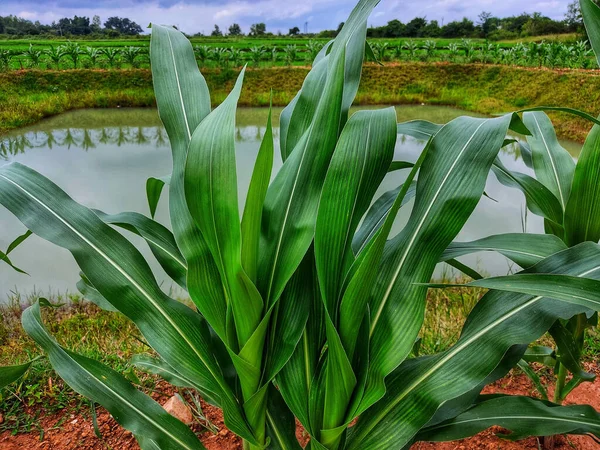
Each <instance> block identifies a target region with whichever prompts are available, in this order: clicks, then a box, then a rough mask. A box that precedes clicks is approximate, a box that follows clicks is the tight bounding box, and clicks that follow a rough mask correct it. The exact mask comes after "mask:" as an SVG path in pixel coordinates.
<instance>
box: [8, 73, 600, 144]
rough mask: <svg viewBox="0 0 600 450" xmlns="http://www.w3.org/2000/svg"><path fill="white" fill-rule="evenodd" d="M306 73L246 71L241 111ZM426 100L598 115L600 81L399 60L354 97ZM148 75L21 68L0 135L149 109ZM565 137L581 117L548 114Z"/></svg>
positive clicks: (292, 88)
mask: <svg viewBox="0 0 600 450" xmlns="http://www.w3.org/2000/svg"><path fill="white" fill-rule="evenodd" d="M307 71H308V69H307V68H283V67H278V68H270V69H257V70H254V69H248V71H247V73H246V78H245V83H244V90H243V92H242V96H241V99H240V105H242V106H267V105H268V103H269V90H270V89H273V102H274V104H275V105H285V104H287V102H289V101H290V100H291V99H292V97H293V95H294V94H295V93H296V92H297V90H298V89H299V88H300V86H301V84H302V80H303V79H304V77H305V76H306V73H307ZM204 74H205V76H206V78H207V81H208V84H209V87H210V89H211V92H213V99H212V100H213V102H214V103H219V102H220V101H222V100H223V99H224V98H225V96H226V95H227V93H228V91H229V90H230V89H231V87H232V86H233V83H234V81H235V77H236V75H237V74H236V72H235V71H220V70H214V69H209V70H204ZM403 103H412V104H414V103H425V104H435V105H449V106H454V107H457V108H461V109H465V110H468V111H473V112H478V113H482V114H495V113H501V112H506V111H512V110H515V109H520V108H526V107H531V106H540V105H547V106H552V105H560V106H568V107H571V108H576V109H580V110H582V111H586V112H588V113H590V114H592V115H597V113H598V107H599V105H600V76H598V74H596V72H590V71H576V70H564V71H553V70H539V69H525V68H515V67H506V66H491V65H479V64H471V65H468V64H461V65H457V64H421V63H398V64H393V65H386V66H376V65H367V66H366V67H365V69H364V76H363V82H362V85H361V88H360V90H359V92H358V95H357V98H356V104H359V105H377V104H380V105H386V104H403ZM152 105H154V94H153V91H152V80H151V75H150V72H149V71H148V70H146V69H137V70H115V71H102V70H70V71H59V72H55V71H19V72H9V73H2V74H0V133H2V132H5V131H7V130H9V129H13V128H17V127H20V126H23V125H27V124H31V123H34V122H36V121H38V120H40V119H42V118H44V117H47V116H51V115H55V114H59V113H61V112H65V111H68V110H71V109H76V108H98V107H99V108H103V107H116V106H123V107H126V106H152ZM551 116H552V118H553V120H554V121H555V126H556V129H557V132H558V134H559V135H560V136H561V137H562V138H566V139H572V140H579V141H581V140H583V139H584V138H585V136H586V134H587V131H588V130H589V127H590V125H589V123H587V122H586V121H585V120H583V119H580V118H576V117H574V116H570V115H567V114H562V113H558V114H556V113H555V114H551Z"/></svg>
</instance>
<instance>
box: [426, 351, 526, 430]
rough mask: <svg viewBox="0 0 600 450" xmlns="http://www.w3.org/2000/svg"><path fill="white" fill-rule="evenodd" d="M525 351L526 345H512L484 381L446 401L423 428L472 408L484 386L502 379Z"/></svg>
mask: <svg viewBox="0 0 600 450" xmlns="http://www.w3.org/2000/svg"><path fill="white" fill-rule="evenodd" d="M526 349H527V345H513V346H512V347H510V348H509V349H508V351H507V352H506V353H505V354H504V356H503V357H502V360H501V361H500V363H498V365H497V366H496V367H495V368H494V370H493V371H492V373H490V374H489V375H488V376H487V377H485V379H484V380H482V381H481V382H480V383H479V384H478V385H477V386H475V387H474V388H473V389H471V390H470V391H468V392H466V393H464V394H462V395H460V396H458V397H455V398H453V399H451V400H448V401H447V402H445V403H444V404H443V405H441V406H440V407H439V408H438V410H437V411H436V412H435V414H434V416H433V417H432V418H431V420H430V421H429V422H428V423H427V425H426V426H425V427H426V428H428V427H432V426H434V425H437V424H439V423H442V422H445V421H447V420H450V419H453V418H455V417H456V416H458V415H459V414H461V413H462V412H464V411H466V410H467V409H469V408H470V407H472V406H473V405H474V404H475V403H476V402H477V398H478V397H479V396H480V394H481V391H482V390H483V389H484V388H485V387H486V386H488V385H489V384H492V383H494V382H496V381H498V380H500V379H501V378H504V377H505V376H506V375H507V374H508V373H509V372H510V371H511V370H512V369H513V368H514V367H515V366H516V365H517V364H518V363H519V361H520V360H521V357H522V356H523V354H524V353H525V350H526Z"/></svg>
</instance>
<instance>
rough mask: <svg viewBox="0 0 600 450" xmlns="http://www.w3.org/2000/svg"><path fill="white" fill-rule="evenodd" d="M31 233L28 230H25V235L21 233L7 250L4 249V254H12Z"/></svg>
mask: <svg viewBox="0 0 600 450" xmlns="http://www.w3.org/2000/svg"><path fill="white" fill-rule="evenodd" d="M31 235H32V233H31V231H30V230H27V231H26V232H25V233H23V234H22V235H21V236H19V237H17V238H16V239H15V240H14V241H12V242H11V243H10V244H9V245H8V248H7V249H6V254H7V255H8V254H10V252H12V251H13V250H14V249H15V248H17V247H18V246H19V245H21V244H22V243H23V242H24V241H25V240H26V239H27V238H28V237H29V236H31Z"/></svg>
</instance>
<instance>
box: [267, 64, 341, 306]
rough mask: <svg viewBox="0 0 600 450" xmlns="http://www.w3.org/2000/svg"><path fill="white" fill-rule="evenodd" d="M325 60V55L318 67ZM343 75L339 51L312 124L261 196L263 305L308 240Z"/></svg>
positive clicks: (285, 277)
mask: <svg viewBox="0 0 600 450" xmlns="http://www.w3.org/2000/svg"><path fill="white" fill-rule="evenodd" d="M329 61H332V60H331V59H330V57H328V58H327V59H324V60H323V61H322V62H321V63H320V64H327V63H328V62H329ZM343 76H344V53H343V52H342V53H341V55H340V56H339V57H338V58H337V60H333V63H332V73H331V74H330V76H328V77H327V85H326V87H325V90H324V91H323V92H322V94H321V95H320V97H321V102H320V103H319V105H318V107H317V109H316V112H315V116H314V119H313V121H312V123H313V125H311V127H310V128H309V129H308V130H307V132H306V133H305V134H304V135H303V136H302V138H301V140H300V141H299V143H298V144H297V146H296V147H295V149H294V151H293V152H292V153H291V154H290V156H289V158H288V159H287V160H286V162H285V163H284V165H283V167H282V168H281V170H280V171H279V172H278V173H277V175H276V176H275V179H274V180H273V182H272V183H271V186H270V187H269V190H268V192H267V196H266V198H265V203H264V210H263V218H262V222H263V223H264V224H265V225H266V226H265V227H263V230H262V231H263V234H262V236H261V253H262V257H261V261H260V264H259V271H258V281H259V288H260V291H261V293H262V294H263V296H264V298H265V300H266V301H267V302H269V303H273V302H274V301H275V300H277V298H278V297H279V296H280V295H281V292H282V291H283V288H284V287H285V284H286V283H287V282H288V280H289V279H290V277H291V275H292V274H293V272H294V271H295V270H296V268H297V267H298V264H300V262H301V261H302V258H303V257H304V255H305V253H306V251H307V250H308V248H309V246H310V244H311V242H312V239H313V235H314V224H315V221H316V216H317V207H318V202H319V197H320V194H321V188H322V184H323V182H324V180H325V174H326V173H327V167H328V165H329V160H330V158H331V156H332V153H333V150H334V147H335V143H336V140H337V136H338V131H339V127H340V120H341V119H340V117H341V116H340V114H341V101H342V94H343V88H344V78H343ZM288 139H289V138H288ZM288 144H289V143H288Z"/></svg>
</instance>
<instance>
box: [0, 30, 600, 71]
mask: <svg viewBox="0 0 600 450" xmlns="http://www.w3.org/2000/svg"><path fill="white" fill-rule="evenodd" d="M50 42H51V43H50ZM327 42H328V41H327V40H323V39H321V40H319V39H309V40H306V39H271V40H265V39H256V40H255V39H247V38H246V39H239V40H235V39H218V38H215V39H206V38H199V39H197V40H196V41H192V45H193V48H194V53H195V55H196V60H197V62H198V65H199V66H200V67H221V68H227V67H233V68H237V67H240V66H242V65H244V64H250V65H252V66H254V67H270V66H286V65H287V66H302V65H310V64H311V62H312V61H313V60H314V58H315V57H316V56H317V54H318V53H319V51H320V50H321V49H322V48H323V47H324V46H325V45H326V44H327ZM368 43H369V46H368V47H367V48H368V52H367V60H370V61H373V62H379V63H386V62H395V61H421V62H443V61H445V62H452V63H484V64H505V65H511V66H527V67H548V68H557V67H560V68H584V69H585V68H595V67H597V64H596V61H595V59H594V57H593V55H592V51H591V49H590V48H589V46H588V44H587V43H586V42H584V41H576V42H562V41H560V40H552V41H546V40H544V39H542V40H539V41H530V42H514V43H510V44H508V43H504V44H502V43H491V42H487V41H482V40H477V39H461V40H438V39H427V40H418V39H391V40H390V39H372V40H369V41H368ZM149 63H150V60H149V41H148V40H143V39H137V40H134V39H131V40H123V41H117V42H115V41H110V40H105V41H87V42H86V41H72V42H71V41H67V42H62V43H61V42H60V41H56V42H55V41H44V40H40V41H0V69H2V68H4V70H7V69H68V68H78V67H84V68H132V67H133V68H136V67H148V66H149Z"/></svg>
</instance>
